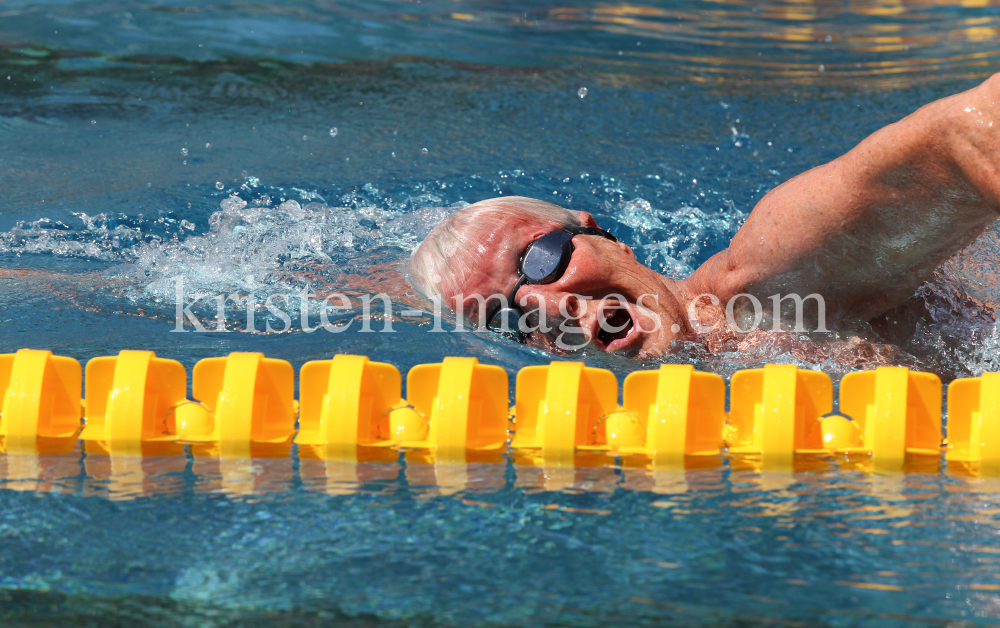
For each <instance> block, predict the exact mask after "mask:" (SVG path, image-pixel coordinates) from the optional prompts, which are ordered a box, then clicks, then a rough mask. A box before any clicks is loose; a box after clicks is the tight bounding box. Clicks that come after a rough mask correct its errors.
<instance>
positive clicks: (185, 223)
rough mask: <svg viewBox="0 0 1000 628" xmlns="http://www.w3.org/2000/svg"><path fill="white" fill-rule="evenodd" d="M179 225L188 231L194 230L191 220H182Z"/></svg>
mask: <svg viewBox="0 0 1000 628" xmlns="http://www.w3.org/2000/svg"><path fill="white" fill-rule="evenodd" d="M181 227H183V228H184V229H187V230H188V231H194V223H193V222H188V221H187V220H182V221H181Z"/></svg>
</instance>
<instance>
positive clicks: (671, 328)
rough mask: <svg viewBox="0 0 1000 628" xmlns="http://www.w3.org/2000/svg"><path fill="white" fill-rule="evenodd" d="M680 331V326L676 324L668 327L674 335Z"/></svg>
mask: <svg viewBox="0 0 1000 628" xmlns="http://www.w3.org/2000/svg"><path fill="white" fill-rule="evenodd" d="M680 330H681V326H680V325H678V324H677V323H674V324H673V325H671V326H670V331H672V332H674V333H675V334H676V333H677V332H679V331H680Z"/></svg>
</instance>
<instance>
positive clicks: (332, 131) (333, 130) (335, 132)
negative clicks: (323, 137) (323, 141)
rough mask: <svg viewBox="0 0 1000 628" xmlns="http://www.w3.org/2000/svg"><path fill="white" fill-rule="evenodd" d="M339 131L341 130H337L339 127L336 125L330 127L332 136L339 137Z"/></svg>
mask: <svg viewBox="0 0 1000 628" xmlns="http://www.w3.org/2000/svg"><path fill="white" fill-rule="evenodd" d="M339 132H340V131H338V130H337V127H335V126H334V127H330V137H337V133H339Z"/></svg>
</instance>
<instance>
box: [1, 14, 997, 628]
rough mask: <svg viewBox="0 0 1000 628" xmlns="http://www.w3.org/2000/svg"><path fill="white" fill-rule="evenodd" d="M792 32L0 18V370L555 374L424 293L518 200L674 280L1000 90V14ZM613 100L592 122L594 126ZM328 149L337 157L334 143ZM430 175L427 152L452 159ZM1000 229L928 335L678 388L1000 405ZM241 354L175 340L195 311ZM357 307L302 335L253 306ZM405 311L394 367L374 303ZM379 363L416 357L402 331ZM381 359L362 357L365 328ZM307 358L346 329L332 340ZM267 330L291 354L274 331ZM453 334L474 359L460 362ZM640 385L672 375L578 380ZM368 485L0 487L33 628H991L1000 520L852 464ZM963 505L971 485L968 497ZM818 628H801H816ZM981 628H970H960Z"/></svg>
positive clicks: (457, 17) (44, 482)
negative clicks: (155, 364)
mask: <svg viewBox="0 0 1000 628" xmlns="http://www.w3.org/2000/svg"><path fill="white" fill-rule="evenodd" d="M965 4H968V5H970V6H962V3H958V2H955V3H951V4H949V3H945V2H936V3H920V2H915V3H906V4H903V3H894V2H851V3H833V2H815V3H812V2H771V3H767V4H754V3H737V2H732V3H717V2H703V1H689V2H681V3H664V2H648V3H645V4H615V3H597V2H571V3H567V4H565V5H557V4H555V3H549V2H533V3H510V2H495V1H494V2H487V1H479V2H469V1H466V2H450V1H449V2H444V1H431V2H403V1H373V0H369V1H366V2H314V3H304V2H287V3H280V4H276V5H274V6H269V5H263V4H253V3H240V2H236V3H227V4H212V3H197V4H195V3H191V4H186V3H180V2H160V3H147V2H129V1H121V2H30V3H29V2H23V1H20V0H7V1H6V2H2V3H0V289H2V290H3V296H4V299H3V307H2V309H0V319H2V321H3V327H2V331H0V352H11V351H14V350H16V349H18V348H21V347H33V348H48V349H52V350H53V351H55V352H56V353H58V354H61V355H69V356H73V357H75V358H77V359H79V360H81V362H83V361H85V360H87V359H90V358H92V357H95V356H101V355H112V354H115V353H117V352H118V351H119V350H120V349H123V348H129V349H151V350H155V351H156V352H157V354H158V355H161V356H163V357H170V358H175V359H178V360H180V361H181V362H183V363H184V364H185V365H186V366H187V367H188V369H189V371H190V368H191V367H192V366H193V365H194V363H195V362H196V361H197V360H199V359H201V358H204V357H211V356H219V355H225V354H226V353H228V352H230V351H247V350H250V351H263V352H265V353H266V354H267V355H269V356H271V357H277V358H282V359H286V360H289V361H290V362H292V363H293V365H295V366H296V368H298V367H299V366H301V364H303V363H304V362H306V361H308V360H314V359H326V358H329V357H330V356H331V355H332V354H334V353H355V354H363V355H368V356H370V357H372V358H373V359H378V360H383V361H387V362H391V363H393V364H395V365H397V366H398V367H399V368H400V369H401V370H403V371H404V372H405V370H406V369H408V368H409V367H411V366H413V365H415V364H420V363H428V362H436V361H440V359H441V358H442V357H444V356H447V355H475V356H477V357H479V359H480V360H482V361H483V362H487V363H492V364H499V365H502V366H504V367H506V368H507V369H508V371H509V372H510V373H511V374H512V375H513V373H514V372H515V371H516V369H518V368H520V367H523V366H527V365H532V364H542V363H545V362H547V361H548V360H550V359H551V357H550V356H548V355H546V354H544V353H542V352H539V351H536V350H534V349H531V348H527V347H523V346H521V345H517V344H515V343H512V342H508V341H505V340H502V339H498V338H495V337H492V336H489V335H484V334H478V333H456V332H454V331H448V332H446V333H428V332H429V329H430V327H431V322H430V319H429V318H427V317H424V318H423V319H420V318H418V317H415V316H413V315H404V314H403V311H404V310H410V309H413V308H421V307H423V305H422V304H421V303H420V302H419V301H418V300H416V298H415V296H414V295H413V294H412V292H410V291H409V290H408V289H407V288H406V287H405V286H404V285H403V284H401V283H400V281H399V278H398V275H397V273H396V270H397V269H398V267H399V265H400V263H401V262H402V260H404V259H405V258H406V256H407V255H408V254H409V253H410V252H411V251H412V249H413V247H414V246H415V245H416V243H417V242H418V241H419V238H420V237H421V236H422V235H423V234H424V233H426V231H427V230H428V229H429V228H430V227H431V226H432V225H433V224H434V223H435V221H436V220H439V219H440V218H441V217H442V216H444V215H446V214H447V213H448V212H450V211H453V210H454V209H455V208H458V207H461V206H463V205H464V204H466V203H471V202H474V201H476V200H479V199H482V198H487V197H492V196H496V195H499V194H501V193H502V194H504V195H511V194H520V195H526V196H533V197H538V198H542V199H545V200H550V201H552V202H556V203H559V204H563V205H565V206H567V207H571V208H573V209H579V210H586V211H588V212H591V213H592V214H594V215H595V216H596V218H597V220H598V222H599V223H600V224H601V225H602V226H604V227H606V228H609V229H610V230H611V231H612V232H613V233H614V234H615V235H617V236H618V237H619V238H621V239H623V240H625V241H626V242H628V243H629V244H631V245H633V246H634V248H635V249H636V251H637V254H638V255H639V257H640V259H641V260H642V261H644V262H645V263H647V264H649V265H650V266H651V267H653V268H655V269H657V270H659V271H661V272H663V273H665V274H667V275H670V276H674V277H682V276H685V275H686V274H687V273H689V272H691V270H692V269H693V268H695V267H697V266H698V264H700V263H701V262H702V261H704V260H705V259H707V258H708V257H709V256H710V255H712V254H713V253H715V252H716V251H718V250H720V249H721V248H723V247H724V246H725V245H726V244H727V242H728V241H729V238H730V237H731V236H732V235H733V234H734V233H735V232H736V230H737V229H738V228H739V226H740V224H742V221H743V220H745V218H746V216H747V215H748V214H749V212H750V210H751V209H752V208H753V206H754V204H755V203H756V201H757V200H759V199H760V198H761V197H762V196H763V195H764V194H765V193H766V192H767V191H768V190H770V189H771V188H773V187H774V186H775V185H777V184H779V183H781V182H782V181H784V180H786V179H788V178H790V177H792V176H794V175H796V174H798V173H800V172H803V171H804V170H806V169H808V168H811V167H813V166H816V165H819V164H821V163H824V162H826V161H829V160H830V159H833V158H835V157H836V156H838V155H840V154H842V153H843V152H845V151H847V150H849V149H850V148H851V147H852V146H853V145H855V144H856V143H857V142H858V141H859V140H860V139H862V138H863V137H865V136H866V135H867V134H869V133H871V132H872V131H874V130H875V129H877V128H879V127H881V126H883V125H885V124H887V123H889V122H892V121H894V120H897V119H899V118H900V117H901V116H903V115H906V114H908V113H910V112H911V111H913V110H914V109H916V108H917V107H919V106H920V105H922V104H924V103H926V102H929V101H931V100H933V99H935V98H939V97H942V96H945V95H948V94H951V93H954V92H956V91H960V90H963V89H967V88H969V87H972V86H974V85H975V84H977V83H978V82H979V81H981V80H982V79H983V78H985V77H986V76H988V75H989V74H990V73H991V71H993V70H995V69H997V68H998V65H997V58H998V56H1000V43H998V42H1000V38H998V35H1000V6H998V5H996V4H995V3H992V2H983V3H982V4H983V5H985V6H971V4H979V3H965ZM581 87H586V88H587V92H586V95H585V96H584V97H580V95H579V93H580V91H579V90H580V88H581ZM334 128H335V129H336V133H335V134H334V133H333V132H332V130H333V129H334ZM423 149H426V153H425V152H424V151H423ZM998 264H1000V241H998V232H997V231H996V229H993V230H991V231H989V232H987V233H986V234H984V235H983V237H981V238H980V240H979V241H977V242H976V243H975V244H974V245H973V246H972V247H970V249H969V250H967V251H966V252H964V253H963V254H960V255H959V256H956V258H954V259H953V260H951V261H949V262H948V263H947V264H946V265H945V266H944V267H943V268H942V269H941V270H939V271H938V272H937V273H936V274H935V276H934V277H932V278H931V280H929V282H928V283H927V284H926V285H925V286H923V287H922V288H921V289H920V290H919V291H918V293H917V294H916V295H914V297H913V299H912V302H913V304H915V306H920V307H918V308H917V309H918V310H920V312H921V313H920V314H919V315H915V316H912V317H910V318H908V319H907V333H906V334H904V335H902V336H900V337H899V338H892V339H887V338H881V337H879V336H878V335H877V334H875V333H874V332H872V331H871V330H864V329H860V330H853V331H850V332H844V333H842V334H839V335H838V336H837V337H827V338H821V339H817V338H806V339H800V338H794V337H787V336H785V337H779V338H776V337H772V336H755V337H750V338H748V339H746V340H744V341H743V342H742V343H740V344H738V345H734V346H731V347H728V348H727V351H725V352H723V353H721V354H716V355H709V354H707V353H706V352H705V351H704V350H703V349H702V348H700V347H698V346H694V345H691V346H681V347H678V348H677V353H676V354H675V355H673V356H671V357H670V358H669V360H671V361H682V362H692V363H694V364H695V365H696V366H697V367H698V368H700V369H704V370H711V371H714V372H717V373H720V374H722V375H724V376H726V377H728V376H730V375H731V374H732V373H733V372H734V371H735V370H737V369H740V368H749V367H755V366H759V365H760V364H763V363H765V362H793V363H797V364H799V365H801V366H803V367H808V368H818V369H822V370H824V371H826V372H828V373H830V374H831V375H833V376H834V378H835V379H839V377H840V376H841V375H842V374H843V373H846V372H850V371H852V370H855V369H864V368H871V367H873V366H876V365H878V364H882V363H891V364H906V365H910V366H913V367H915V368H920V369H923V370H930V371H934V372H936V373H938V374H939V375H941V376H942V377H943V378H944V379H945V380H946V381H947V380H949V379H952V378H954V377H962V376H969V375H976V374H979V373H981V372H983V371H986V370H997V366H996V362H997V360H998V357H1000V349H998V347H1000V337H998V335H997V331H996V328H995V324H994V323H993V317H992V311H993V309H995V307H996V294H997V289H998V287H1000V280H998V278H997V277H996V272H995V270H994V269H995V268H996V267H997V266H998ZM178 285H180V286H181V289H182V298H183V302H184V303H191V302H192V301H193V300H194V299H195V298H196V297H197V296H199V295H202V296H204V297H206V298H205V299H203V300H202V301H198V302H196V303H195V304H194V305H193V306H192V307H191V310H192V312H193V313H194V314H195V315H196V316H198V317H199V320H200V321H202V322H203V323H204V324H205V325H206V327H210V328H214V326H215V316H216V311H215V307H214V302H213V301H211V300H210V299H211V297H212V296H213V295H220V294H221V295H225V296H232V297H233V298H232V299H230V300H229V301H227V308H226V310H225V311H224V312H223V319H224V324H223V326H224V328H225V329H226V330H227V331H226V332H223V333H211V332H206V333H199V332H195V331H190V330H191V326H190V325H188V326H187V329H188V331H186V332H184V333H176V332H173V331H172V330H174V329H175V328H176V326H177V321H176V307H175V301H176V295H177V288H178ZM305 289H308V290H310V291H311V292H312V293H318V294H323V295H326V294H329V293H331V292H335V291H336V292H344V293H346V294H348V295H350V296H351V298H352V299H353V302H352V308H351V309H347V310H344V311H341V312H339V313H338V314H336V315H334V316H332V317H331V319H332V322H333V323H334V324H337V325H347V324H351V327H350V328H348V329H347V330H346V331H344V332H342V333H337V334H331V333H329V332H327V331H324V330H322V329H320V330H318V331H315V332H312V333H306V331H305V330H304V329H303V326H302V323H301V319H300V317H299V315H298V310H297V309H292V310H291V311H292V322H291V325H290V327H289V328H288V329H284V327H285V326H284V324H283V323H282V321H281V320H279V319H278V318H276V317H275V316H273V315H271V314H269V313H268V312H267V310H265V309H263V308H260V307H258V308H257V309H255V310H254V311H255V318H256V321H255V323H256V324H255V326H254V330H255V331H254V333H248V332H247V331H246V329H247V326H248V321H247V315H246V304H247V302H249V301H252V300H257V301H258V302H260V301H263V300H264V299H266V298H267V296H268V295H279V296H280V295H285V296H287V297H288V299H290V300H289V301H287V302H284V301H280V300H279V303H285V304H287V303H291V304H293V305H292V306H286V308H285V309H286V310H287V309H290V308H292V307H297V303H299V302H300V301H299V299H300V297H299V296H298V295H300V294H301V293H302V291H303V290H305ZM379 292H384V293H388V294H390V295H391V296H392V303H391V313H392V319H393V321H392V326H393V329H394V332H393V333H381V332H377V331H372V332H363V331H362V324H363V322H364V312H363V309H362V308H361V307H360V305H359V297H360V296H362V295H371V294H374V293H379ZM374 310H375V314H376V315H375V316H374V320H372V321H370V327H371V328H372V329H373V330H380V329H382V327H383V324H384V318H385V316H384V314H383V308H382V305H381V304H380V302H378V301H375V306H374ZM352 321H353V322H352ZM306 322H307V324H308V325H310V326H314V325H316V324H318V322H319V313H318V310H316V309H313V310H311V311H309V312H308V318H307V321H306ZM267 325H271V327H272V329H279V330H282V331H275V332H267V331H266V327H267ZM447 327H448V329H449V330H451V329H453V327H452V326H447ZM577 357H578V358H579V359H585V360H586V361H587V362H588V363H589V364H592V365H595V366H601V367H604V368H610V369H612V370H613V371H615V372H616V373H617V374H618V375H619V377H621V376H623V375H625V374H626V373H628V372H631V371H633V370H636V369H640V368H649V367H651V366H655V365H653V364H649V363H641V362H635V361H629V360H625V359H621V358H617V357H614V356H603V355H591V354H584V355H581V356H577ZM515 462H516V461H513V460H508V461H507V462H506V463H504V464H480V465H470V466H469V467H459V468H454V467H450V466H437V467H435V466H434V465H429V464H426V463H423V462H420V461H419V460H417V459H414V458H412V457H411V459H408V460H407V459H402V458H401V459H400V460H399V461H396V462H382V463H375V462H371V463H361V464H360V465H358V466H354V465H346V466H345V465H344V464H343V463H334V462H323V461H316V460H311V459H309V458H307V457H304V456H302V455H300V452H297V451H293V452H292V456H291V457H286V458H277V459H256V460H253V461H232V460H228V461H222V462H219V461H217V460H213V459H207V458H203V457H200V456H197V457H196V456H192V455H190V453H189V454H186V455H184V456H176V457H167V458H148V459H145V460H144V461H141V462H140V461H137V460H128V459H124V460H122V459H117V458H116V459H114V460H111V459H109V458H108V457H105V456H100V455H96V454H84V453H82V452H80V451H77V452H75V453H73V454H66V455H46V456H40V457H32V456H26V457H21V456H10V457H6V458H3V459H0V470H2V471H3V473H2V475H0V477H2V478H3V479H2V480H0V482H2V484H0V486H2V487H3V488H4V489H6V490H0V600H2V601H3V603H2V604H0V618H2V621H3V623H4V625H29V624H30V625H37V624H38V623H44V622H47V623H53V624H55V623H58V624H60V625H62V624H73V625H76V624H79V625H91V624H95V625H96V624H101V625H108V624H125V623H128V624H129V625H135V624H150V625H164V626H174V625H179V624H185V625H186V624H191V625H209V626H215V625H218V626H234V625H244V624H249V623H250V622H259V621H261V618H265V619H267V620H270V621H271V622H273V623H277V624H281V625H295V626H300V625H301V626H306V625H331V624H332V625H400V626H402V625H406V626H412V625H421V626H424V625H426V626H508V625H510V626H514V625H517V626H549V625H551V626H556V625H560V626H565V625H574V626H575V625H598V624H601V625H605V624H612V623H613V624H619V625H620V624H624V625H656V626H660V625H664V626H666V625H671V626H672V625H678V626H688V625H691V626H715V625H740V626H754V625H760V626H765V625H806V626H869V625H870V626H896V625H898V626H912V625H922V624H927V625H987V624H990V623H992V622H995V621H996V618H997V617H998V616H1000V593H998V591H1000V578H998V575H1000V574H998V573H997V569H996V567H995V565H997V563H996V562H995V561H996V558H995V551H996V550H995V548H996V541H995V539H996V536H997V533H998V530H1000V527H998V521H997V513H998V512H1000V511H997V510H996V503H995V502H996V499H995V495H996V490H997V486H996V485H995V484H994V483H993V481H991V480H983V479H976V478H969V477H966V476H964V475H961V474H960V473H957V472H956V471H955V470H950V471H948V470H945V469H943V468H938V467H935V466H933V465H932V467H931V468H922V469H910V472H909V473H907V474H898V475H891V476H884V475H875V474H872V473H870V472H869V471H868V470H866V468H865V467H864V465H858V464H855V463H854V462H852V461H841V460H836V461H825V462H821V463H819V464H818V466H814V467H803V468H801V469H799V471H798V472H796V473H795V474H786V475H780V474H779V475H772V474H769V473H763V474H762V473H758V472H756V471H754V470H752V469H740V468H738V467H739V465H738V464H735V463H733V462H732V461H729V460H723V461H720V465H721V466H719V467H718V468H715V469H701V470H689V471H687V472H670V471H663V470H658V471H656V472H655V473H654V472H653V471H652V470H648V469H645V468H641V467H640V466H637V465H638V464H639V463H638V462H637V461H631V460H628V459H624V460H623V459H613V458H608V459H604V460H601V461H598V462H596V463H594V464H596V465H597V466H589V467H581V468H579V469H578V470H576V471H572V470H567V469H558V468H556V469H551V468H550V469H540V468H535V467H529V466H524V465H521V464H515ZM939 466H940V465H939ZM796 622H797V623H796ZM961 622H966V624H962V623H961Z"/></svg>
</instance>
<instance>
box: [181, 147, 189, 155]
mask: <svg viewBox="0 0 1000 628" xmlns="http://www.w3.org/2000/svg"><path fill="white" fill-rule="evenodd" d="M181 154H182V155H184V156H185V157H187V154H188V149H186V148H182V149H181Z"/></svg>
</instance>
